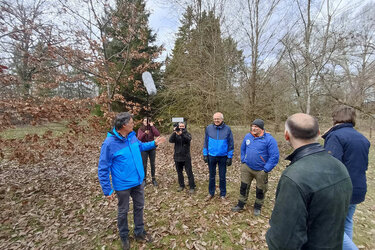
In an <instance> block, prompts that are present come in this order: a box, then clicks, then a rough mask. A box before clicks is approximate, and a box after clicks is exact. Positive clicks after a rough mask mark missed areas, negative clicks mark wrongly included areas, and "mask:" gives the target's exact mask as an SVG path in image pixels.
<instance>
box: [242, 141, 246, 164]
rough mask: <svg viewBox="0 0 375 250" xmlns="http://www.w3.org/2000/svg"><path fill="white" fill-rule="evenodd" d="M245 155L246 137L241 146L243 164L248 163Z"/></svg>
mask: <svg viewBox="0 0 375 250" xmlns="http://www.w3.org/2000/svg"><path fill="white" fill-rule="evenodd" d="M245 155H246V135H245V137H244V138H243V140H242V144H241V162H242V163H244V162H245V161H246V159H245Z"/></svg>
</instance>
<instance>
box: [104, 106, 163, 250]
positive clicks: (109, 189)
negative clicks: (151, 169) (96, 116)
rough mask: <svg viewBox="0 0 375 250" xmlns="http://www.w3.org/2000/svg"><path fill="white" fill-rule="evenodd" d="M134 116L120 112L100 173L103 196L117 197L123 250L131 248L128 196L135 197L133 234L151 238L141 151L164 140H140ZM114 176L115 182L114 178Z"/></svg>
mask: <svg viewBox="0 0 375 250" xmlns="http://www.w3.org/2000/svg"><path fill="white" fill-rule="evenodd" d="M133 127H134V122H133V118H132V116H131V115H130V114H129V113H127V112H123V113H119V114H118V115H117V116H116V118H115V121H114V128H113V130H112V131H111V132H108V136H107V138H106V139H105V140H104V142H103V144H102V148H101V152H100V158H99V165H98V176H99V182H100V185H101V187H102V190H103V193H104V195H105V196H106V197H107V198H108V199H109V200H110V201H111V200H113V199H114V197H115V193H116V195H117V198H118V215H117V224H118V229H119V233H120V237H121V241H122V244H123V249H129V248H130V243H129V238H128V234H129V228H128V211H129V197H132V199H133V209H134V234H135V239H136V240H138V241H150V237H149V236H148V235H147V233H146V231H145V229H144V222H143V207H144V185H143V184H142V183H143V179H144V177H145V173H144V169H143V163H142V157H141V151H145V150H151V149H153V148H155V147H156V146H157V145H158V144H160V143H163V142H164V141H165V138H164V137H158V138H156V139H155V140H154V141H151V142H148V143H142V142H140V141H139V140H138V139H137V137H136V134H135V132H134V131H133ZM110 175H111V177H112V185H111V179H110Z"/></svg>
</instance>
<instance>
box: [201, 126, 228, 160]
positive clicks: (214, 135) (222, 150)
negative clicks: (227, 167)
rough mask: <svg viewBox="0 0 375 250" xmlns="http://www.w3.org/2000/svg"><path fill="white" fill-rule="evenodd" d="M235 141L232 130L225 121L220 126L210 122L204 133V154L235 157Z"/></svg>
mask: <svg viewBox="0 0 375 250" xmlns="http://www.w3.org/2000/svg"><path fill="white" fill-rule="evenodd" d="M233 151H234V141H233V134H232V130H231V129H230V127H229V126H228V125H226V124H225V123H224V122H223V123H221V124H220V125H219V126H216V125H215V124H210V125H208V126H207V127H206V131H205V135H204V145H203V155H204V156H207V155H210V156H227V157H228V158H232V157H233Z"/></svg>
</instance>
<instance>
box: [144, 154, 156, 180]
mask: <svg viewBox="0 0 375 250" xmlns="http://www.w3.org/2000/svg"><path fill="white" fill-rule="evenodd" d="M141 155H142V161H143V169H144V171H145V180H146V179H147V160H148V158H150V165H151V177H152V179H153V180H154V179H155V158H156V150H155V149H151V150H149V151H142V152H141Z"/></svg>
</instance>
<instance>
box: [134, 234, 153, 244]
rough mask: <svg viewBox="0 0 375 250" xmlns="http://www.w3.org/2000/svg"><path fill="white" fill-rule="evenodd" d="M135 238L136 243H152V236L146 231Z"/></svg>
mask: <svg viewBox="0 0 375 250" xmlns="http://www.w3.org/2000/svg"><path fill="white" fill-rule="evenodd" d="M134 238H135V240H136V241H139V242H152V238H151V236H150V235H149V234H148V233H146V232H145V231H144V232H143V233H141V234H139V235H134Z"/></svg>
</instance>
